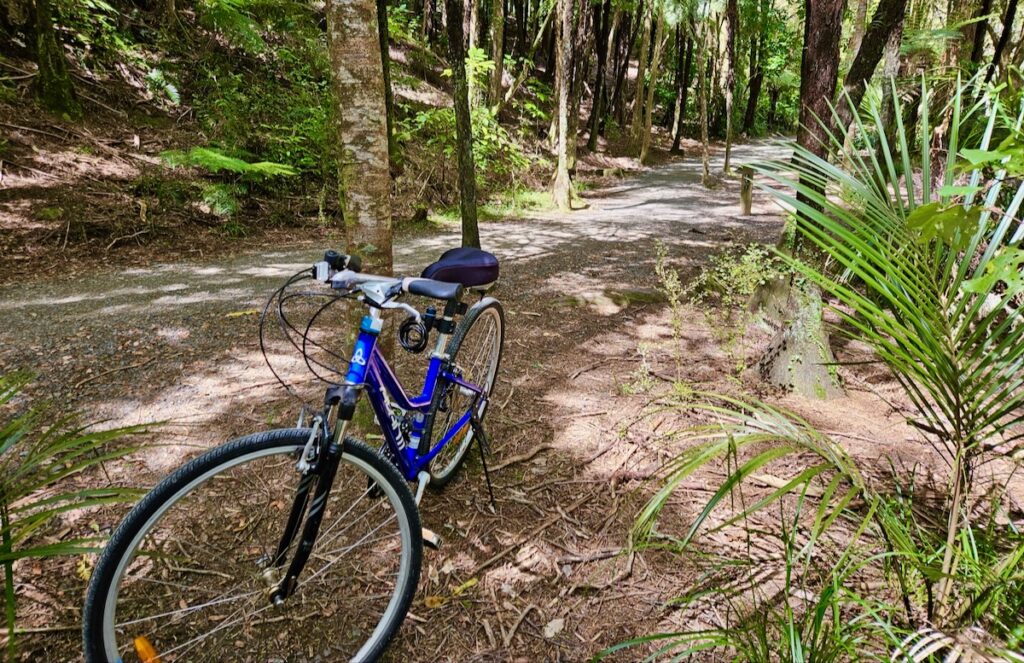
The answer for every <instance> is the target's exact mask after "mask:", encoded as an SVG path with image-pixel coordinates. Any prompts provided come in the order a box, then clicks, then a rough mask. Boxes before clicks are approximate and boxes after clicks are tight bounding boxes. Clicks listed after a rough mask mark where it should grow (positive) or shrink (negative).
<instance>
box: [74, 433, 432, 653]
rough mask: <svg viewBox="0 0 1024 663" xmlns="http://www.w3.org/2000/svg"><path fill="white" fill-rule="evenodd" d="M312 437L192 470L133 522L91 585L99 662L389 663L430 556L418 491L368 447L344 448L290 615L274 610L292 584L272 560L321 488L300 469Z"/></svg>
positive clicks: (228, 452)
mask: <svg viewBox="0 0 1024 663" xmlns="http://www.w3.org/2000/svg"><path fill="white" fill-rule="evenodd" d="M309 435H310V430H309V429H290V430H278V431H271V432H267V433H259V434H256V435H250V436H247V437H243V438H240V439H237V440H234V441H232V442H228V443H227V444H224V445H223V446H220V447H217V448H215V449H213V450H211V451H209V452H207V453H205V454H203V455H201V456H199V457H197V458H195V459H194V460H192V461H190V462H189V463H187V464H186V465H184V466H182V467H181V468H180V469H178V470H177V471H176V472H174V473H173V474H171V475H170V476H168V477H167V478H165V479H164V480H163V481H161V482H160V483H159V484H157V486H156V487H155V488H154V489H153V490H152V491H150V492H149V493H148V494H147V495H146V496H145V497H144V498H143V499H142V501H141V502H139V503H138V504H137V505H136V506H135V507H134V508H133V509H132V510H131V512H130V513H129V514H128V515H127V517H125V519H124V521H122V523H121V524H120V526H118V528H117V530H116V531H115V532H114V534H113V536H112V537H111V538H110V542H109V543H108V544H107V546H106V548H105V549H104V551H103V553H102V555H101V556H100V558H99V561H98V562H97V565H96V568H95V570H94V572H93V576H92V580H91V582H90V584H89V592H88V595H87V597H86V602H85V611H84V616H83V617H84V627H83V637H84V649H85V658H86V661H87V662H89V663H114V662H115V661H124V662H125V663H128V662H139V661H145V660H160V661H162V662H163V663H169V662H171V661H226V660H237V661H314V660H354V661H372V660H375V659H376V658H377V657H378V656H379V655H380V654H381V652H382V651H383V650H384V649H385V647H386V646H387V644H388V641H389V640H390V639H391V637H392V636H393V635H394V633H395V631H396V630H397V629H398V627H399V626H400V625H401V623H402V620H403V619H404V618H405V614H406V612H407V611H408V609H409V604H410V603H411V601H412V598H413V594H414V593H415V591H416V585H417V583H418V581H419V574H420V561H421V558H422V553H423V547H422V539H421V534H420V532H421V529H420V522H419V515H418V514H417V511H416V505H415V503H414V501H413V498H412V495H411V494H410V492H409V487H408V485H407V484H406V483H405V482H404V481H403V480H402V477H401V476H400V475H399V474H398V471H397V470H396V469H395V468H394V467H393V466H392V465H390V464H389V463H388V462H387V461H386V460H384V459H382V458H381V457H380V456H379V455H378V454H377V453H376V452H374V451H372V450H371V449H369V448H368V447H366V446H365V445H364V444H362V443H360V442H357V441H355V440H345V442H344V447H343V453H342V456H341V460H340V463H339V466H338V472H337V475H336V478H335V481H334V485H333V488H332V490H331V492H330V494H329V497H328V499H327V506H326V511H325V515H324V519H323V521H322V524H321V527H320V533H319V536H318V537H317V539H316V542H315V545H314V547H313V550H312V554H311V556H310V558H309V562H308V563H307V564H306V566H305V569H304V570H303V572H302V575H301V576H299V579H298V585H297V587H296V589H295V590H294V592H293V593H292V594H291V595H290V596H289V597H288V598H287V599H286V600H285V601H284V603H283V604H282V605H280V606H275V605H273V604H272V603H271V601H270V589H271V587H273V585H274V582H273V579H274V578H275V577H279V575H278V572H277V569H276V567H275V568H269V567H270V564H269V560H270V559H271V557H272V556H273V555H274V553H275V551H276V548H277V546H278V543H279V542H280V540H281V534H282V530H283V529H284V527H285V524H286V522H287V519H288V514H289V511H290V509H291V506H292V502H293V500H294V496H295V494H296V490H297V489H298V488H299V484H300V482H303V481H304V482H307V483H308V482H309V481H310V478H309V477H308V476H307V477H305V478H304V477H303V475H301V474H300V473H299V472H298V471H297V470H296V469H295V462H296V459H297V457H298V456H299V454H300V453H301V451H302V449H303V446H304V445H305V443H306V440H307V439H308V438H309ZM315 506H316V505H313V506H311V507H310V508H315ZM299 538H300V536H296V541H295V542H294V543H293V544H292V549H294V548H295V547H296V546H297V542H298V539H299ZM293 551H294V550H291V551H289V554H288V555H287V556H286V559H287V560H290V559H291V557H292V553H293ZM285 564H287V562H285ZM282 571H283V570H282ZM154 654H155V655H156V657H157V658H152V657H153V655H154Z"/></svg>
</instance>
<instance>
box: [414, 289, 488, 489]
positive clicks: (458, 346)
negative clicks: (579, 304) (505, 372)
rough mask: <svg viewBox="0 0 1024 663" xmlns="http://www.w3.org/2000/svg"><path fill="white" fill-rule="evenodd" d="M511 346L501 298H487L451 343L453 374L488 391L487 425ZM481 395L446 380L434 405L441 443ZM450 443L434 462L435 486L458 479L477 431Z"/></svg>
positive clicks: (466, 428)
mask: <svg viewBox="0 0 1024 663" xmlns="http://www.w3.org/2000/svg"><path fill="white" fill-rule="evenodd" d="M504 344H505V311H504V310H503V309H502V308H501V304H500V303H499V302H498V300H496V299H491V298H487V299H484V300H482V301H480V302H479V303H478V304H476V305H475V306H473V307H472V308H471V309H469V312H468V313H467V314H466V317H464V318H463V319H462V321H461V322H460V323H459V326H458V328H457V329H456V330H455V334H454V335H453V336H452V339H451V340H450V341H449V342H448V348H447V352H448V356H449V357H450V359H451V365H452V370H453V371H454V372H455V374H456V375H458V376H460V377H461V378H462V379H463V380H465V381H466V382H469V383H470V384H474V385H477V386H479V387H481V388H482V389H483V396H484V398H483V399H481V401H480V403H479V405H478V406H477V407H478V408H479V409H478V410H477V412H476V415H477V417H478V418H479V419H480V420H481V421H482V420H483V418H484V414H485V412H484V410H485V409H486V407H487V398H486V397H489V396H490V395H491V392H492V391H493V389H494V382H495V379H496V378H497V376H498V367H499V365H500V364H501V351H502V348H503V347H504ZM475 398H476V394H474V393H472V392H470V391H469V390H466V389H463V388H461V387H459V385H457V384H452V383H446V382H444V381H441V382H440V383H439V384H438V388H437V391H436V392H435V394H434V401H433V403H432V404H431V406H430V408H431V416H432V419H433V422H434V425H433V435H432V437H433V438H434V439H435V440H442V439H444V436H445V435H447V434H449V432H452V429H453V428H454V427H455V426H456V425H457V424H458V422H459V420H460V419H461V418H462V416H463V415H464V414H465V413H466V412H467V411H468V410H469V408H470V407H472V405H473V400H474V399H475ZM454 432H455V434H454V437H452V439H451V440H449V441H448V443H447V444H445V445H444V447H442V448H441V450H440V451H439V452H438V454H437V456H435V457H434V459H433V460H432V461H431V462H430V485H431V486H433V487H435V488H441V487H443V486H446V485H448V483H449V482H450V481H451V480H452V478H453V477H454V476H455V473H456V472H457V471H458V469H459V466H460V465H462V462H463V461H464V460H465V458H466V452H467V451H468V450H469V446H470V444H471V443H472V442H473V429H472V427H471V426H470V425H469V424H468V423H467V424H464V425H463V427H462V429H461V430H458V431H454Z"/></svg>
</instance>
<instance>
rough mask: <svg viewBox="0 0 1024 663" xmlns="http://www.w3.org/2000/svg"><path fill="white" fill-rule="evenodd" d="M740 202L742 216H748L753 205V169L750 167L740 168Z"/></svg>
mask: <svg viewBox="0 0 1024 663" xmlns="http://www.w3.org/2000/svg"><path fill="white" fill-rule="evenodd" d="M740 177H741V178H742V179H741V180H740V202H741V204H742V205H743V214H744V215H749V214H750V210H751V208H752V207H753V205H754V169H753V168H751V167H750V166H740Z"/></svg>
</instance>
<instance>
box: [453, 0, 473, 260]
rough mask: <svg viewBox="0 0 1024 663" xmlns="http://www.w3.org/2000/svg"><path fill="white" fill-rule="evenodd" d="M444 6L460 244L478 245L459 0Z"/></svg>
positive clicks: (461, 7) (471, 138)
mask: <svg viewBox="0 0 1024 663" xmlns="http://www.w3.org/2000/svg"><path fill="white" fill-rule="evenodd" d="M445 6H446V7H447V8H448V17H449V18H448V25H447V31H448V64H449V66H450V67H451V69H452V103H453V104H454V106H455V145H456V149H455V151H456V153H457V154H458V162H459V211H460V212H461V213H462V245H463V246H473V247H476V248H480V230H479V228H478V227H477V218H476V165H475V164H474V162H473V124H472V120H471V118H470V113H469V85H468V84H467V82H466V51H465V46H464V44H465V37H464V36H463V34H462V21H460V20H459V19H458V17H461V16H462V15H463V11H464V10H463V5H462V0H445Z"/></svg>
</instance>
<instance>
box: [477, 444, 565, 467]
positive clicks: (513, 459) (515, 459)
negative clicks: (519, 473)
mask: <svg viewBox="0 0 1024 663" xmlns="http://www.w3.org/2000/svg"><path fill="white" fill-rule="evenodd" d="M554 448H555V447H554V446H553V445H550V444H539V445H537V446H535V447H534V448H533V449H531V450H530V451H528V452H526V453H524V454H519V455H518V456H512V457H511V458H509V459H508V460H506V461H505V462H504V463H499V464H497V465H495V466H494V467H492V468H491V472H497V471H498V470H503V469H505V468H506V467H508V466H509V465H515V464H516V463H522V462H523V461H527V460H530V459H531V458H533V457H534V456H536V455H537V454H539V453H540V452H542V451H545V450H547V449H554Z"/></svg>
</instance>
